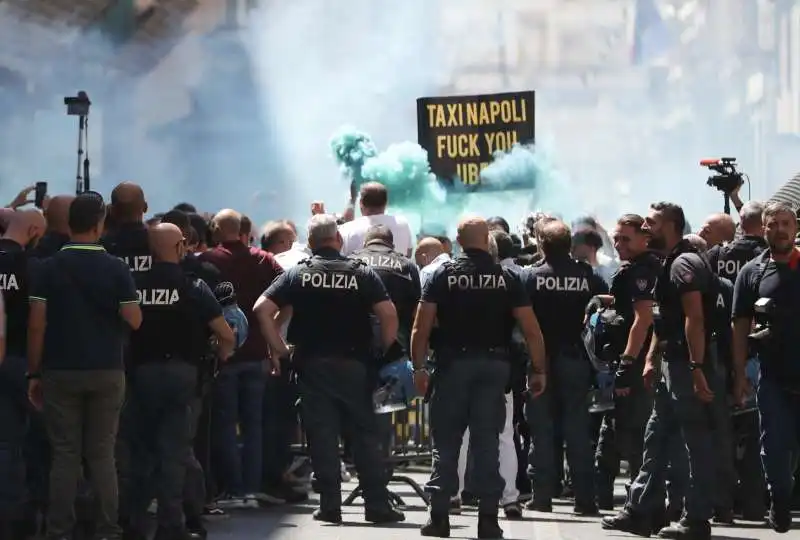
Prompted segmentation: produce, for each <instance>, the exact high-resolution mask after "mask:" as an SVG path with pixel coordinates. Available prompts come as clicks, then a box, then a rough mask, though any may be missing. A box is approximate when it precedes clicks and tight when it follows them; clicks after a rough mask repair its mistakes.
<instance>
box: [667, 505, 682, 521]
mask: <svg viewBox="0 0 800 540" xmlns="http://www.w3.org/2000/svg"><path fill="white" fill-rule="evenodd" d="M666 517H667V521H668V522H669V523H675V522H678V521H680V520H681V518H682V517H683V506H681V505H678V504H673V503H669V504H668V505H667V516H666Z"/></svg>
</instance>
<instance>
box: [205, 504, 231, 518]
mask: <svg viewBox="0 0 800 540" xmlns="http://www.w3.org/2000/svg"><path fill="white" fill-rule="evenodd" d="M203 517H204V518H206V519H211V520H214V519H225V518H228V517H230V515H229V514H228V513H227V512H226V511H225V510H223V509H222V508H220V507H219V506H217V503H211V504H207V505H205V506H204V507H203Z"/></svg>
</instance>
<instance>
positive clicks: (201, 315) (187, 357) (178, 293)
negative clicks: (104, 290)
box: [130, 262, 222, 363]
mask: <svg viewBox="0 0 800 540" xmlns="http://www.w3.org/2000/svg"><path fill="white" fill-rule="evenodd" d="M137 292H138V295H139V304H140V305H141V308H142V325H141V326H140V327H139V329H138V330H136V331H135V332H133V334H131V347H130V351H131V357H132V359H133V361H134V362H136V363H145V362H155V361H160V360H164V359H169V358H178V359H181V360H184V361H187V362H192V363H194V362H197V361H198V360H199V359H200V356H201V355H202V354H203V353H204V352H205V351H206V350H207V349H208V324H209V323H210V322H211V321H212V320H214V319H216V318H217V317H221V316H222V307H221V306H220V305H219V302H217V299H216V297H215V296H214V293H213V292H212V291H211V289H210V288H209V287H208V285H207V284H206V283H205V282H204V281H203V280H202V279H199V278H197V277H195V276H190V275H187V274H186V273H185V272H184V271H183V269H182V268H181V266H180V265H179V264H173V263H166V262H153V265H152V266H151V268H150V271H149V272H147V273H146V274H145V275H143V276H142V279H141V280H140V282H139V289H138V291H137Z"/></svg>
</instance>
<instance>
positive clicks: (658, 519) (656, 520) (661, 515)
mask: <svg viewBox="0 0 800 540" xmlns="http://www.w3.org/2000/svg"><path fill="white" fill-rule="evenodd" d="M680 519H681V517H680V516H678V517H677V519H675V520H673V521H680ZM669 524H670V520H669V511H668V510H667V508H666V507H665V506H663V505H662V506H659V507H658V508H656V509H655V510H653V513H652V514H650V530H651V531H652V532H658V531H660V530H661V529H663V528H664V527H667V526H669Z"/></svg>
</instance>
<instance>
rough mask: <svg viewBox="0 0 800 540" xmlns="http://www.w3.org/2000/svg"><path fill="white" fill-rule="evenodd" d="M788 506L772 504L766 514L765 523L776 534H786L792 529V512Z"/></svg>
mask: <svg viewBox="0 0 800 540" xmlns="http://www.w3.org/2000/svg"><path fill="white" fill-rule="evenodd" d="M790 508H791V507H790V506H789V505H788V504H781V503H777V504H776V503H775V501H773V502H772V506H770V508H769V514H767V523H769V526H770V527H772V530H773V531H775V532H776V533H786V532H789V529H790V528H791V527H792V512H791V510H790Z"/></svg>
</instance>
